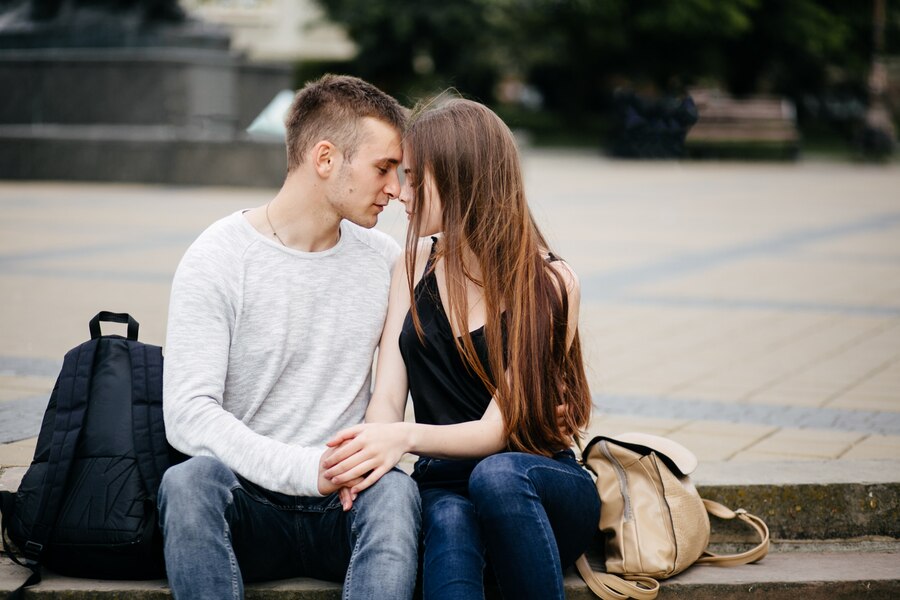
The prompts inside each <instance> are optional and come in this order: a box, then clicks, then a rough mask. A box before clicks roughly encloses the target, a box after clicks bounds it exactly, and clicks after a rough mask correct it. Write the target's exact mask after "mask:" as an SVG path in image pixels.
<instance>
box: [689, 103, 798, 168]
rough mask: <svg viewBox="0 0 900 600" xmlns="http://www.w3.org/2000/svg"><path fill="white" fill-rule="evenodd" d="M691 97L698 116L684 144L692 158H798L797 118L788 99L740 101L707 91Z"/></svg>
mask: <svg viewBox="0 0 900 600" xmlns="http://www.w3.org/2000/svg"><path fill="white" fill-rule="evenodd" d="M690 94H691V97H692V98H693V99H694V102H695V104H696V106H697V112H698V114H699V119H698V121H697V123H696V124H695V125H694V126H693V127H692V128H691V130H690V131H689V132H688V135H687V139H686V140H685V144H686V148H687V152H688V154H689V155H690V156H695V157H747V158H754V157H775V156H778V157H781V158H788V159H793V158H796V156H797V151H798V145H799V141H800V134H799V132H798V131H797V114H796V110H795V108H794V105H793V103H792V102H790V101H789V100H787V99H786V98H780V97H775V96H754V97H750V98H742V99H738V98H733V97H731V96H729V95H727V94H725V93H724V92H721V91H717V90H707V89H700V90H692V91H691V93H690Z"/></svg>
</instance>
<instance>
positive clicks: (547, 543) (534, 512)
mask: <svg viewBox="0 0 900 600" xmlns="http://www.w3.org/2000/svg"><path fill="white" fill-rule="evenodd" d="M534 469H547V470H549V471H554V472H557V473H562V474H569V475H574V473H572V472H571V471H568V470H565V469H559V468H557V467H556V465H532V466H530V467H528V468H527V469H525V476H526V477H528V482H529V483H530V484H531V487H532V489H534V493H535V495H537V489H536V488H535V485H534V480H533V479H531V471H533V470H534ZM537 506H541V507H543V504H542V503H541V502H540V497H538V502H537V503H536V504H534V503H532V504H531V512H532V518H534V519H535V520H536V521H537V522H541V518H540V515H539V514H538V509H537ZM544 514H545V515H546V511H544ZM547 526H548V527H550V522H549V519H548V521H547ZM541 532H542V534H543V538H544V540H543V541H544V545H545V546H546V548H547V555H548V556H551V555H553V544H551V543H550V539H549V538H548V537H547V532H546V530H545V528H543V527H542V528H541ZM550 532H551V535H552V532H553V528H552V527H550ZM554 539H555V538H554ZM556 557H557V561H558V560H559V548H557V549H556ZM559 568H560V569H562V566H561V565H559ZM564 595H565V594H564Z"/></svg>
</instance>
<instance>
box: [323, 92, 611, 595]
mask: <svg viewBox="0 0 900 600" xmlns="http://www.w3.org/2000/svg"><path fill="white" fill-rule="evenodd" d="M401 169H402V170H403V174H404V175H405V181H404V182H403V186H402V191H401V194H400V201H401V202H403V204H404V205H405V207H406V212H407V214H408V216H409V221H410V224H409V230H408V232H407V243H406V260H405V261H403V262H402V264H399V265H398V267H397V269H396V271H395V273H394V277H393V281H392V284H391V299H390V304H389V308H388V316H387V320H386V323H385V329H384V334H383V337H382V340H381V346H380V350H379V357H378V365H377V376H376V384H375V391H374V393H373V397H372V401H371V404H370V406H369V409H368V412H367V413H366V423H365V424H362V425H358V426H356V427H351V428H349V429H346V430H344V431H342V432H340V433H339V434H338V435H337V436H336V437H335V438H334V439H332V440H331V442H330V443H329V445H330V446H332V447H334V448H335V450H334V452H333V453H331V454H330V455H328V456H327V458H326V459H325V461H324V466H325V468H326V469H327V470H326V471H325V476H326V477H327V478H329V479H331V480H332V482H333V483H335V484H336V485H340V484H343V483H346V482H350V481H352V480H353V479H354V478H357V477H365V479H364V480H363V481H362V482H361V483H358V484H357V485H354V486H353V487H352V488H350V489H349V490H348V489H346V488H345V492H344V493H343V499H344V504H345V508H347V507H349V506H350V505H351V504H352V500H353V497H354V496H355V494H356V493H358V492H359V491H361V490H363V489H365V488H366V487H367V486H368V485H371V483H373V482H374V481H376V480H377V479H378V478H379V477H381V476H382V475H383V474H384V473H386V472H387V471H388V470H390V469H391V468H392V467H394V465H395V464H396V463H397V462H398V461H399V460H400V458H401V456H402V455H403V454H404V453H405V452H411V453H414V454H417V455H419V456H420V457H421V458H420V459H419V460H418V462H417V463H416V465H415V472H414V475H413V477H414V479H415V480H416V481H417V482H418V484H419V489H420V492H421V497H422V518H423V521H422V532H423V563H422V564H423V591H424V596H425V598H426V599H432V598H479V599H480V598H483V597H484V586H483V582H484V576H483V572H484V568H485V559H486V560H487V564H489V565H491V566H492V568H493V572H494V574H495V575H496V580H497V583H498V584H499V586H500V589H501V592H502V594H503V596H504V597H506V598H539V599H541V600H547V599H552V598H560V599H561V598H563V597H564V593H563V583H562V573H563V569H564V568H566V567H568V566H569V565H571V564H572V563H574V561H575V559H576V558H577V557H578V556H579V555H580V554H581V553H582V552H583V551H584V550H585V548H586V547H587V545H588V543H589V541H590V540H591V538H592V536H593V535H594V532H595V531H596V528H597V522H598V519H599V510H600V507H599V500H598V498H597V492H596V489H595V487H594V484H593V482H592V480H591V478H590V476H589V475H588V474H587V473H586V472H585V471H584V470H583V469H582V468H581V467H580V466H579V465H578V463H577V462H576V460H575V458H574V455H573V453H572V452H571V450H569V447H570V446H571V443H572V435H573V434H575V433H576V432H578V431H579V430H581V429H583V428H584V427H585V426H586V424H587V422H588V418H589V416H590V409H591V398H590V392H589V390H588V386H587V381H586V378H585V373H584V366H583V363H582V357H581V349H580V344H579V340H578V331H577V323H578V304H579V288H578V280H577V278H576V277H575V274H574V273H573V272H572V270H571V269H570V268H569V266H568V265H566V263H565V262H563V261H562V260H560V259H559V258H558V257H556V256H555V255H554V254H552V253H551V252H550V250H549V248H548V246H547V243H546V241H545V240H544V237H543V236H542V235H541V233H540V231H539V230H538V228H537V226H536V225H535V223H534V221H533V219H532V216H531V213H530V212H529V209H528V204H527V202H526V200H525V190H524V184H523V180H522V174H521V169H520V164H519V155H518V151H517V149H516V144H515V141H514V139H513V136H512V134H511V132H510V131H509V129H508V128H507V127H506V125H505V124H504V123H503V122H502V121H501V120H500V119H499V118H498V117H497V115H495V114H494V113H493V112H492V111H491V110H490V109H488V108H487V107H485V106H483V105H481V104H478V103H476V102H471V101H468V100H462V99H452V100H449V101H446V102H444V103H442V104H441V105H439V106H433V107H430V108H428V109H426V110H424V111H423V112H421V113H419V114H418V115H416V116H414V117H413V119H412V121H411V124H410V125H409V128H408V131H407V133H406V136H405V138H404V161H403V164H402V165H401ZM437 234H441V235H440V236H439V237H431V239H427V238H428V237H429V236H436V235H437ZM420 238H426V240H425V241H424V243H422V241H421V240H420ZM407 392H409V394H410V395H411V397H412V400H413V406H414V409H415V416H416V422H415V423H405V422H402V421H403V418H404V411H405V406H406V399H407ZM484 457H487V458H484Z"/></svg>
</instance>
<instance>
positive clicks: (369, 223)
mask: <svg viewBox="0 0 900 600" xmlns="http://www.w3.org/2000/svg"><path fill="white" fill-rule="evenodd" d="M344 218H345V219H346V220H348V221H350V222H351V223H353V224H354V225H359V226H360V227H363V228H365V229H372V228H373V227H375V226H376V225H378V216H377V215H375V216H371V215H367V216H365V217H362V218H359V217H344Z"/></svg>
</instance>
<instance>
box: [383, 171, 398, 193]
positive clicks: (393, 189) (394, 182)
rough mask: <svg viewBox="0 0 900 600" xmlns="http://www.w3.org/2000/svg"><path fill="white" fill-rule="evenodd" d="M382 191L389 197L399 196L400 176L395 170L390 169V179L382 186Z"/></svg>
mask: <svg viewBox="0 0 900 600" xmlns="http://www.w3.org/2000/svg"><path fill="white" fill-rule="evenodd" d="M384 191H385V193H386V194H387V195H388V197H389V198H397V197H398V196H400V177H399V176H398V175H397V172H396V171H391V176H390V180H389V181H388V182H387V185H385V186H384Z"/></svg>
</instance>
